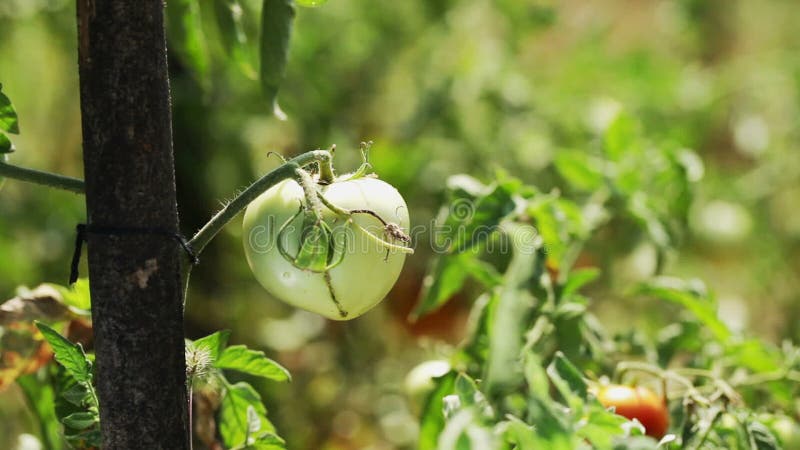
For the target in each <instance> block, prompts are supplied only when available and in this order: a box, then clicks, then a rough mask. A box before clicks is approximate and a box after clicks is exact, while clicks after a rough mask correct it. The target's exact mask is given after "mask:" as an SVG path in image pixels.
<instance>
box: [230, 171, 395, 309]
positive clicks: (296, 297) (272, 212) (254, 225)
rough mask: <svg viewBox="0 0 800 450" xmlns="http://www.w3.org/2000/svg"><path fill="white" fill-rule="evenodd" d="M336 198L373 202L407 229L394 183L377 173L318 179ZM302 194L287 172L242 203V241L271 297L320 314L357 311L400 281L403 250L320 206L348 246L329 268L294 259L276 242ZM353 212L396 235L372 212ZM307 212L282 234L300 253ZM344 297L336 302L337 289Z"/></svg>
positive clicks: (371, 227)
mask: <svg viewBox="0 0 800 450" xmlns="http://www.w3.org/2000/svg"><path fill="white" fill-rule="evenodd" d="M318 187H319V191H320V192H321V193H322V195H324V196H325V198H326V199H327V200H328V201H329V202H330V203H332V204H334V205H336V206H338V207H339V208H342V209H346V210H365V209H368V210H371V211H373V212H374V213H376V214H377V215H379V216H380V217H381V218H382V219H383V220H385V221H386V222H387V223H390V224H395V225H399V226H400V228H401V229H403V230H408V226H409V218H408V207H407V206H406V202H405V201H404V200H403V197H402V196H401V195H400V193H399V192H397V189H395V188H394V187H392V186H391V185H390V184H388V183H385V182H383V181H381V180H378V179H376V178H370V177H364V178H358V179H355V180H345V181H335V182H334V183H332V184H330V185H327V186H322V185H320V186H318ZM301 203H303V204H304V203H305V197H304V195H303V190H302V188H301V187H300V185H299V184H298V183H297V182H295V181H294V180H285V181H283V182H281V183H278V184H277V185H275V186H273V187H272V188H270V189H269V190H267V191H266V192H264V193H263V194H261V196H259V197H258V198H257V199H256V200H254V201H253V202H252V203H251V204H250V205H249V206H248V207H247V210H246V211H245V215H244V230H243V231H244V232H243V239H244V248H245V255H246V256H247V262H248V264H249V265H250V269H251V270H252V271H253V274H254V275H255V277H256V279H257V280H258V282H259V283H260V284H261V285H262V286H263V287H264V288H265V289H266V290H267V291H268V292H269V293H270V294H272V295H273V296H274V297H276V298H278V299H280V300H283V301H284V302H286V303H288V304H290V305H293V306H296V307H298V308H302V309H305V310H308V311H312V312H315V313H318V314H321V315H323V316H325V317H328V318H330V319H334V320H349V319H353V318H355V317H358V316H360V315H362V314H364V313H365V312H367V311H368V310H369V309H371V308H372V307H373V306H375V305H377V304H378V303H379V302H380V301H381V300H383V298H384V297H385V296H386V294H388V293H389V290H390V289H391V288H392V286H393V285H394V283H395V281H397V277H398V276H399V275H400V270H401V269H402V268H403V262H404V261H405V254H404V253H401V252H398V251H395V250H392V251H389V252H388V253H387V250H386V248H385V247H383V246H381V245H380V244H379V243H377V242H375V241H374V240H371V239H369V238H368V237H367V236H365V235H364V233H363V231H361V230H358V229H357V228H356V227H354V226H353V225H352V224H349V223H348V222H347V220H344V219H342V217H340V216H337V215H336V214H334V213H333V212H331V211H330V210H329V209H327V208H323V218H324V220H325V222H326V223H327V224H328V225H329V226H330V227H331V229H332V231H333V233H332V234H333V236H335V237H337V242H340V241H339V240H338V239H341V237H342V236H347V238H346V240H345V241H344V245H342V243H339V244H337V245H338V246H339V247H340V248H344V249H345V250H344V251H345V253H344V256H343V259H342V260H341V263H339V264H338V265H336V266H335V267H333V268H332V269H330V270H329V271H328V274H329V275H330V288H329V286H328V284H327V282H326V279H325V278H326V277H325V273H320V272H312V271H309V270H303V269H299V268H297V267H295V266H294V265H293V264H292V263H291V262H290V261H289V260H287V259H286V258H285V257H284V255H282V254H281V253H280V251H279V249H278V248H277V238H278V235H279V229H280V228H281V227H282V225H283V224H285V223H287V221H288V220H289V219H291V218H292V217H293V216H295V215H296V214H297V212H298V208H299V206H300V204H301ZM351 219H352V220H353V221H354V222H356V223H357V224H359V225H360V226H361V227H363V228H365V229H367V230H368V231H370V232H371V233H372V234H373V235H375V236H376V237H380V238H382V239H384V240H386V241H389V242H392V240H391V239H390V238H387V237H386V236H385V234H384V233H385V226H384V225H383V224H382V223H381V222H380V221H379V220H378V219H377V218H375V217H373V216H371V215H368V214H354V215H352V216H351ZM302 224H303V216H302V215H299V216H297V217H295V219H294V220H292V222H290V223H289V226H288V227H287V228H286V230H285V232H284V233H283V235H282V242H283V245H284V248H285V249H286V250H287V251H288V252H289V253H290V254H292V255H295V254H297V252H298V249H299V244H300V239H301V230H302ZM331 291H333V295H335V299H336V300H337V301H338V302H339V304H340V308H341V310H340V308H339V307H337V305H336V303H335V302H334V298H333V296H332V293H331Z"/></svg>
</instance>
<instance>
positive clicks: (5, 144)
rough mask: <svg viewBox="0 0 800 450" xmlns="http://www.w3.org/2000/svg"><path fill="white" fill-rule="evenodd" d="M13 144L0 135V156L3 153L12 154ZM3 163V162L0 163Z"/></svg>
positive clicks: (3, 135)
mask: <svg viewBox="0 0 800 450" xmlns="http://www.w3.org/2000/svg"><path fill="white" fill-rule="evenodd" d="M14 150H15V149H14V144H13V143H12V142H11V140H10V139H8V136H6V135H5V134H3V133H0V155H2V154H4V153H14ZM0 162H3V161H0Z"/></svg>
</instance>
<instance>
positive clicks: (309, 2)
mask: <svg viewBox="0 0 800 450" xmlns="http://www.w3.org/2000/svg"><path fill="white" fill-rule="evenodd" d="M296 2H297V4H298V5H300V6H305V7H315V6H321V5H324V4H325V3H328V0H296Z"/></svg>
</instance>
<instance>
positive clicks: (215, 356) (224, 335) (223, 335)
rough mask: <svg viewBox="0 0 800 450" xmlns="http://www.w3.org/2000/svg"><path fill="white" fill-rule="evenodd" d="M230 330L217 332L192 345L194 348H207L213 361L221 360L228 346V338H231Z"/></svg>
mask: <svg viewBox="0 0 800 450" xmlns="http://www.w3.org/2000/svg"><path fill="white" fill-rule="evenodd" d="M230 335H231V332H230V330H222V331H217V332H216V333H212V334H209V335H208V336H206V337H202V338H200V339H198V340H196V341H194V342H193V343H192V345H194V348H196V349H201V348H205V349H206V350H208V352H209V356H211V360H212V361H217V360H219V357H220V355H221V354H222V351H223V349H224V348H225V347H226V346H227V345H228V338H229V337H230Z"/></svg>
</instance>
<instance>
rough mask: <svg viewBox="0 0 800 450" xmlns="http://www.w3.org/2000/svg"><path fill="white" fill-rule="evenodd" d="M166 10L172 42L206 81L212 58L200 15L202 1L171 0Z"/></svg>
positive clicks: (189, 64) (190, 65)
mask: <svg viewBox="0 0 800 450" xmlns="http://www.w3.org/2000/svg"><path fill="white" fill-rule="evenodd" d="M166 12H167V32H168V36H169V39H170V44H173V47H174V48H175V50H176V51H177V53H178V54H179V55H180V57H181V60H182V61H183V62H184V63H185V64H186V65H188V66H189V67H191V69H192V70H193V71H194V72H195V74H196V75H197V77H198V79H199V80H200V81H201V82H203V81H205V80H206V79H207V75H208V68H209V65H210V63H209V59H210V58H209V55H208V47H207V44H206V37H205V33H204V32H203V26H202V25H203V21H202V18H201V17H200V3H199V2H198V1H197V0H169V1H168V2H167V7H166Z"/></svg>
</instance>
